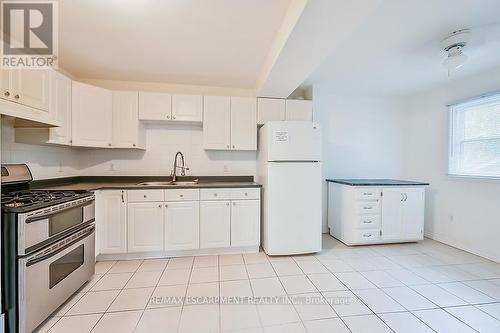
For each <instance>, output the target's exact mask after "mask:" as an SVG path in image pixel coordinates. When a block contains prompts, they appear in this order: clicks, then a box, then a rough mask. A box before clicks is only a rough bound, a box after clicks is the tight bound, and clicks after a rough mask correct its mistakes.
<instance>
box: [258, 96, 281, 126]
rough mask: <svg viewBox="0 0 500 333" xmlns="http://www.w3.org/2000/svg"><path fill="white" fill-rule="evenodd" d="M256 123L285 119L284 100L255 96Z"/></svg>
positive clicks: (262, 123)
mask: <svg viewBox="0 0 500 333" xmlns="http://www.w3.org/2000/svg"><path fill="white" fill-rule="evenodd" d="M257 105H258V111H257V115H258V118H257V124H258V125H264V124H265V123H266V122H267V121H280V120H285V117H286V102H285V100H284V99H278V98H261V97H259V98H257Z"/></svg>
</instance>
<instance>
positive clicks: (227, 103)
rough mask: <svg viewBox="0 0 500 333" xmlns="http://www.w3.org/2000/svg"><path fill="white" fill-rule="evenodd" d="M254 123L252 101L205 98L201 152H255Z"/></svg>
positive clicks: (222, 97) (234, 98)
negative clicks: (202, 150) (205, 150)
mask: <svg viewBox="0 0 500 333" xmlns="http://www.w3.org/2000/svg"><path fill="white" fill-rule="evenodd" d="M256 124H257V101H256V99H255V98H250V97H226V96H205V100H204V111H203V145H204V148H205V149H208V150H210V149H212V150H256V149H257V126H256Z"/></svg>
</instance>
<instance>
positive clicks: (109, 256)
mask: <svg viewBox="0 0 500 333" xmlns="http://www.w3.org/2000/svg"><path fill="white" fill-rule="evenodd" d="M258 252H259V247H258V246H241V247H227V248H220V249H198V250H184V251H157V252H142V253H101V254H99V255H98V256H97V257H96V260H97V261H106V260H134V259H162V258H173V257H189V256H208V255H224V254H244V253H258Z"/></svg>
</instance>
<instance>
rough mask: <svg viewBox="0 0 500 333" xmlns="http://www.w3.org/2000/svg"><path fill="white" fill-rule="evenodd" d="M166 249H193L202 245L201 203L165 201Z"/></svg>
mask: <svg viewBox="0 0 500 333" xmlns="http://www.w3.org/2000/svg"><path fill="white" fill-rule="evenodd" d="M164 212H165V214H164V216H165V250H166V251H174V250H193V249H198V248H199V247H200V233H199V225H200V203H199V202H198V201H184V202H182V201H180V202H167V203H165V210H164Z"/></svg>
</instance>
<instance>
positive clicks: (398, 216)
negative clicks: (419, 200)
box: [381, 188, 404, 240]
mask: <svg viewBox="0 0 500 333" xmlns="http://www.w3.org/2000/svg"><path fill="white" fill-rule="evenodd" d="M382 192H383V196H382V208H381V209H382V211H381V217H382V221H381V224H382V237H381V238H382V239H383V240H398V239H402V238H403V233H404V230H403V219H402V218H403V198H404V197H403V193H401V191H400V189H397V188H395V189H392V188H390V189H383V191H382Z"/></svg>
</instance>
